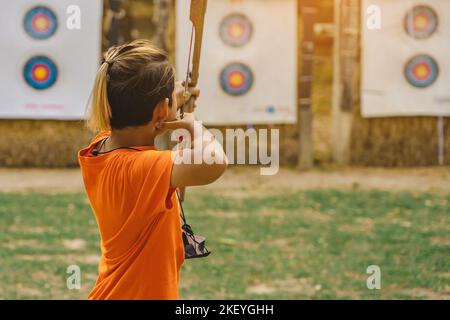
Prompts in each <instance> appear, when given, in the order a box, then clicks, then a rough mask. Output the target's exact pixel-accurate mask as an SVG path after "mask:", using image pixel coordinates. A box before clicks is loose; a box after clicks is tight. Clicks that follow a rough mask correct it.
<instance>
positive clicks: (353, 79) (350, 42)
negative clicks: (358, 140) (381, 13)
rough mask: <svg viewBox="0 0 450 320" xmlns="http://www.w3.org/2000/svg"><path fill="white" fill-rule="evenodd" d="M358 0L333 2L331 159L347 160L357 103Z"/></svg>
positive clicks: (358, 62) (359, 24) (343, 163)
mask: <svg viewBox="0 0 450 320" xmlns="http://www.w3.org/2000/svg"><path fill="white" fill-rule="evenodd" d="M360 3H361V2H360V0H335V2H334V12H335V13H334V15H335V16H334V18H335V36H334V70H333V135H332V136H333V138H332V139H333V143H332V145H333V160H334V161H335V162H336V163H338V164H341V165H346V164H348V163H349V161H350V143H351V130H352V122H353V121H352V120H353V109H354V106H355V102H356V101H358V100H359V69H360V66H359V64H360V59H359V56H360V28H361V18H360Z"/></svg>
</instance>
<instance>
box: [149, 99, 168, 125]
mask: <svg viewBox="0 0 450 320" xmlns="http://www.w3.org/2000/svg"><path fill="white" fill-rule="evenodd" d="M168 117H169V99H167V98H166V99H164V100H162V101H160V102H159V103H158V104H157V105H156V107H155V110H153V119H152V121H153V122H154V123H156V124H158V123H161V122H164V121H165V120H167V118H168Z"/></svg>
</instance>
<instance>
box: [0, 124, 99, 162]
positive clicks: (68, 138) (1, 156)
mask: <svg viewBox="0 0 450 320" xmlns="http://www.w3.org/2000/svg"><path fill="white" fill-rule="evenodd" d="M0 136H1V137H2V138H1V139H0V166H4V167H46V168H56V167H59V168H61V167H74V166H77V165H78V162H77V151H78V150H79V149H81V148H82V147H83V146H85V145H86V144H87V143H88V142H89V139H90V138H91V137H92V135H91V134H90V133H89V131H88V130H87V129H86V128H85V125H84V122H83V121H49V120H44V121H34V120H0Z"/></svg>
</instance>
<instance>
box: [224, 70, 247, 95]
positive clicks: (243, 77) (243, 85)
mask: <svg viewBox="0 0 450 320" xmlns="http://www.w3.org/2000/svg"><path fill="white" fill-rule="evenodd" d="M220 84H221V86H222V90H223V91H225V92H226V93H227V94H230V95H232V96H240V95H243V94H246V93H247V92H248V91H249V90H250V89H251V88H252V85H253V73H252V71H251V70H250V68H249V67H248V66H246V65H245V64H243V63H232V64H229V65H227V66H226V67H225V68H224V69H223V70H222V72H221V73H220Z"/></svg>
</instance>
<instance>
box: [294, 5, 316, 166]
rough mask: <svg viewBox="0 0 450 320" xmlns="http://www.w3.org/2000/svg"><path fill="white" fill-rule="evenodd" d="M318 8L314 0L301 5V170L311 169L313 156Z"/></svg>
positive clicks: (299, 122)
mask: <svg viewBox="0 0 450 320" xmlns="http://www.w3.org/2000/svg"><path fill="white" fill-rule="evenodd" d="M316 13H317V9H316V7H315V6H314V1H311V0H308V1H304V4H303V5H302V6H301V21H302V40H301V49H302V50H301V54H302V56H301V61H302V63H301V70H300V81H299V82H300V83H299V84H300V90H299V93H300V94H299V102H298V117H299V119H298V124H299V144H300V145H299V157H298V167H299V169H300V170H308V169H311V168H312V167H313V165H314V158H313V139H312V134H313V128H312V123H313V112H312V108H311V105H312V103H311V97H312V81H313V65H314V47H315V45H314V23H315V18H316Z"/></svg>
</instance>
